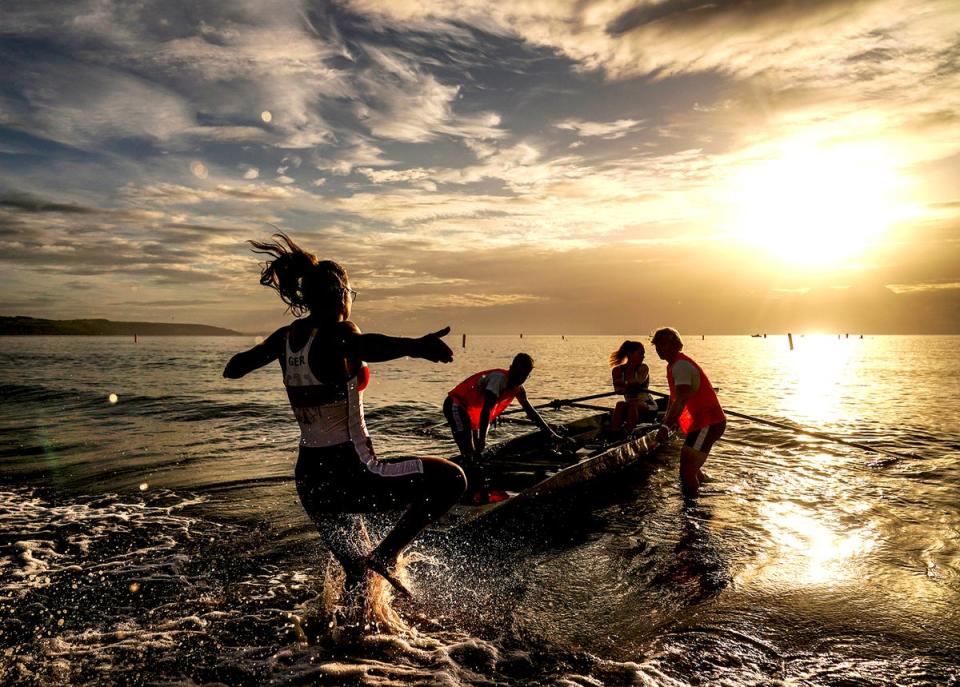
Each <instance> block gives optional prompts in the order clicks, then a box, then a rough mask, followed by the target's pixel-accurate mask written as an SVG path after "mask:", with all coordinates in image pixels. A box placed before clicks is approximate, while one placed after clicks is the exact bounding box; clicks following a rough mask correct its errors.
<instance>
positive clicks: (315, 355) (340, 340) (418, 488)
mask: <svg viewBox="0 0 960 687" xmlns="http://www.w3.org/2000/svg"><path fill="white" fill-rule="evenodd" d="M274 239H278V240H274V241H269V242H261V241H250V243H251V244H252V245H253V247H254V248H255V249H256V250H255V252H257V253H259V254H261V255H266V256H268V260H267V262H266V265H265V266H264V267H263V272H262V273H261V275H260V283H261V284H263V285H264V286H269V287H270V288H272V289H274V290H276V291H277V293H279V294H280V298H281V300H282V301H283V302H284V303H286V304H287V306H288V309H289V311H290V312H291V313H292V314H293V315H294V316H295V317H297V318H299V319H296V320H294V321H293V323H291V324H289V325H287V326H285V327H281V328H280V329H278V330H277V331H275V332H274V333H273V334H271V335H270V336H269V337H267V339H266V340H265V341H264V342H263V343H261V344H259V345H257V346H254V347H253V348H251V349H250V350H248V351H244V352H243V353H238V354H237V355H235V356H233V358H231V359H230V362H229V363H227V366H226V368H225V369H224V371H223V376H224V377H228V378H230V379H238V378H240V377H243V376H244V375H246V374H248V373H249V372H252V371H253V370H256V369H259V368H261V367H263V366H264V365H267V364H268V363H271V362H273V361H274V360H278V361H280V369H281V370H282V371H283V383H284V386H285V387H286V389H287V396H288V398H289V399H290V405H291V406H292V408H293V414H294V415H295V416H296V418H297V422H298V423H299V424H300V455H299V458H298V460H297V467H296V484H297V493H298V494H299V496H300V501H301V503H302V504H303V507H304V508H305V509H306V511H307V513H308V514H309V515H310V518H311V519H312V520H313V522H314V524H315V525H316V526H317V529H318V531H319V532H320V534H321V536H322V537H323V538H324V539H325V541H326V543H327V545H328V546H329V547H330V550H331V552H332V553H333V555H334V556H335V557H336V558H337V560H338V561H339V562H340V564H341V565H342V566H343V568H344V572H345V573H346V576H347V584H348V585H351V584H356V583H358V582H359V581H360V580H362V579H363V575H364V574H365V571H366V570H368V569H369V570H373V571H375V572H377V573H378V574H380V575H382V576H383V577H384V578H386V579H387V580H388V581H389V582H390V583H391V584H392V585H393V586H394V587H396V588H397V589H398V591H400V592H402V593H403V594H405V595H409V592H408V591H407V590H406V588H405V587H403V585H402V584H401V583H399V582H398V581H397V579H396V578H395V577H394V574H393V573H394V569H395V567H396V563H397V558H398V557H399V555H400V552H401V551H403V549H404V548H405V547H406V546H407V545H408V544H410V542H411V541H413V539H414V537H416V536H417V534H419V533H420V532H421V531H422V530H423V528H424V527H426V526H427V525H428V524H430V523H431V522H433V521H434V520H436V519H437V518H439V517H440V516H441V515H443V514H444V513H446V512H447V511H448V510H449V509H450V508H451V507H452V506H453V505H454V504H455V503H457V501H458V500H459V498H460V496H461V495H462V494H463V492H464V490H465V489H466V477H465V476H464V474H463V470H461V469H460V467H459V466H457V465H455V464H454V463H451V462H450V461H447V460H443V459H441V458H409V459H404V460H380V459H379V458H377V456H376V454H374V452H373V443H372V442H371V440H370V435H369V434H368V433H367V427H366V424H365V423H364V419H363V390H364V388H365V387H366V386H367V383H368V382H369V379H370V372H369V368H368V367H367V366H366V363H367V362H371V363H372V362H382V361H386V360H394V359H396V358H402V357H404V356H409V357H412V358H423V359H425V360H429V361H431V362H444V363H448V362H450V361H451V360H452V359H453V354H452V352H451V351H450V348H449V347H448V346H447V345H446V344H445V343H444V342H443V340H442V339H441V337H443V336H446V335H447V334H448V333H449V331H450V328H449V327H447V328H445V329H442V330H440V331H438V332H435V333H433V334H427V335H426V336H422V337H420V338H419V339H409V338H401V337H392V336H384V335H382V334H361V333H360V329H359V328H358V327H357V325H355V324H354V323H353V322H351V321H350V311H351V306H352V304H353V301H354V299H355V298H356V297H357V292H356V291H354V290H353V289H352V288H351V287H350V279H349V277H348V276H347V272H346V270H344V269H343V267H341V266H340V265H339V264H337V263H336V262H333V261H332V260H318V259H317V258H316V257H315V256H314V255H312V254H310V253H308V252H307V251H305V250H303V249H302V248H300V247H299V246H298V245H297V244H295V243H294V242H293V241H292V240H291V239H290V238H289V237H288V236H286V235H285V234H275V235H274ZM281 240H282V242H281ZM304 314H306V317H302V315H304ZM399 509H405V510H404V513H403V515H402V516H401V517H400V519H399V521H398V522H397V523H396V525H395V526H394V528H393V529H392V530H391V531H390V532H389V533H388V534H387V535H386V537H384V538H383V540H382V541H381V542H380V544H379V545H378V546H376V547H375V548H374V549H373V550H372V551H369V552H367V551H363V550H358V549H357V548H356V544H353V547H354V548H353V549H351V543H350V542H347V541H345V538H344V537H343V536H342V532H336V531H334V529H333V528H332V527H331V523H332V522H334V521H335V520H336V518H335V517H334V518H331V517H330V516H332V515H333V516H335V515H336V514H344V513H369V512H379V511H387V510H399Z"/></svg>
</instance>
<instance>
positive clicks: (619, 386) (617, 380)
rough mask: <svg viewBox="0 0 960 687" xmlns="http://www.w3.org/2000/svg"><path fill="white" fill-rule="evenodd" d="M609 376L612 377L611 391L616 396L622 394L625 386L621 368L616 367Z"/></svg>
mask: <svg viewBox="0 0 960 687" xmlns="http://www.w3.org/2000/svg"><path fill="white" fill-rule="evenodd" d="M610 375H611V376H612V377H613V390H614V391H616V392H617V393H618V394H622V393H623V392H624V391H625V390H626V388H627V385H626V384H624V383H623V367H622V366H620V365H618V366H617V367H615V368H613V370H611V371H610Z"/></svg>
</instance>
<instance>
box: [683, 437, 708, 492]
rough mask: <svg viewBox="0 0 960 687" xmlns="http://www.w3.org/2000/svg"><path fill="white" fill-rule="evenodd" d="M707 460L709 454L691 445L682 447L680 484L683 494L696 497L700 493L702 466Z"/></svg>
mask: <svg viewBox="0 0 960 687" xmlns="http://www.w3.org/2000/svg"><path fill="white" fill-rule="evenodd" d="M706 461H707V454H706V453H703V452H702V451H698V450H696V449H695V448H691V447H690V446H684V447H683V448H681V449H680V485H681V488H682V489H683V495H684V496H686V497H687V498H696V497H697V495H698V494H699V493H700V476H699V475H700V468H702V467H703V464H704V463H705V462H706Z"/></svg>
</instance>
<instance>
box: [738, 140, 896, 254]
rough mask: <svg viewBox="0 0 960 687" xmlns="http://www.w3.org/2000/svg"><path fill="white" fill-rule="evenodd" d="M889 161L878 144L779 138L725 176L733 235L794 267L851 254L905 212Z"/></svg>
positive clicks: (861, 249)
mask: <svg viewBox="0 0 960 687" xmlns="http://www.w3.org/2000/svg"><path fill="white" fill-rule="evenodd" d="M895 162H896V161H895V159H894V155H893V154H892V153H891V151H890V150H888V149H886V148H885V147H882V146H879V145H873V146H868V145H859V146H853V145H850V146H845V147H836V148H824V147H818V146H816V145H814V144H810V143H806V142H805V143H792V144H789V145H786V146H784V147H783V148H782V149H781V151H780V154H779V155H778V156H775V157H772V158H769V159H766V160H762V161H758V162H755V163H752V164H751V165H749V166H748V167H746V168H745V169H744V170H743V171H742V172H741V173H740V174H738V175H736V177H735V179H734V180H733V184H732V188H731V191H730V196H731V201H732V206H733V207H732V210H733V212H732V215H733V216H732V225H733V231H734V234H735V235H736V237H737V238H738V239H739V240H740V241H741V242H742V243H744V244H746V245H748V246H752V247H754V248H756V249H759V250H760V251H761V252H762V253H764V254H765V255H767V256H769V257H772V258H776V259H779V260H781V261H783V262H785V263H787V264H791V265H794V266H796V267H803V268H809V269H824V268H830V267H835V266H838V265H839V264H841V263H844V262H845V261H851V260H855V259H856V258H858V257H859V256H860V255H862V254H863V253H864V252H865V251H866V250H868V249H869V248H870V247H871V246H872V245H873V244H874V243H876V242H877V241H878V240H879V238H880V237H881V236H882V235H883V234H884V233H885V232H886V231H887V230H888V229H889V228H890V226H891V225H892V224H893V223H894V222H896V221H897V220H899V219H902V218H903V217H904V216H905V205H904V204H903V202H902V201H901V200H900V198H899V192H900V190H901V188H902V186H903V181H902V180H901V179H900V177H899V176H898V174H897V172H896V171H895V170H896V164H895Z"/></svg>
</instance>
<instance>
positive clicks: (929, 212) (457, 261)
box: [0, 0, 960, 334]
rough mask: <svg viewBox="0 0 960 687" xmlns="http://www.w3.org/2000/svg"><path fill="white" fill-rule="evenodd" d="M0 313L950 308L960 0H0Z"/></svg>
mask: <svg viewBox="0 0 960 687" xmlns="http://www.w3.org/2000/svg"><path fill="white" fill-rule="evenodd" d="M0 70H2V73H3V74H4V77H3V79H0V314H3V315H30V316H35V317H50V318H85V317H106V318H109V319H114V320H149V321H156V322H181V323H186V322H190V323H205V324H212V325H218V326H225V327H230V328H234V329H238V330H240V331H244V332H251V333H256V332H267V331H271V330H272V329H273V328H275V327H277V326H279V325H281V324H283V323H285V322H286V321H288V320H289V319H290V315H289V314H288V313H286V312H285V311H284V306H283V304H282V303H281V302H280V300H279V299H278V298H277V296H276V294H275V293H274V292H272V291H270V290H269V289H266V288H264V287H262V286H260V284H259V283H258V276H259V268H258V257H257V256H256V255H254V254H253V253H252V252H251V250H250V246H249V245H248V244H246V243H245V242H246V241H247V240H248V239H264V238H267V237H269V236H270V235H271V234H272V233H274V232H275V231H277V230H278V229H279V230H282V231H284V232H286V233H288V234H289V235H290V236H291V237H292V238H293V239H294V240H295V241H297V242H298V243H300V244H301V245H302V246H304V247H305V248H307V249H308V250H310V251H312V252H314V253H315V254H316V255H317V256H318V257H320V258H324V259H334V260H337V261H339V262H341V263H342V264H343V265H344V266H345V267H346V269H347V270H348V271H349V273H350V277H351V282H352V285H353V287H354V288H355V289H356V290H357V291H358V292H359V294H360V295H359V297H358V299H357V302H356V303H355V306H354V314H353V319H354V320H355V321H356V322H357V323H358V324H359V325H360V327H361V328H362V329H364V330H367V331H383V332H387V333H405V334H415V333H422V332H425V331H432V330H434V329H438V328H440V327H442V326H444V325H450V326H452V327H453V330H454V332H468V333H478V334H480V333H516V332H527V333H531V334H536V333H563V334H618V333H648V332H650V331H651V330H652V329H653V328H655V327H657V326H661V325H672V326H675V327H677V328H678V329H679V330H680V331H681V332H682V333H684V332H685V333H691V334H696V333H704V334H724V333H727V334H737V333H752V332H784V331H793V332H805V331H807V332H814V331H822V332H841V331H842V332H854V333H857V332H861V333H878V334H879V333H960V191H958V189H960V3H958V2H956V0H872V1H871V0H806V1H805V2H796V0H762V1H761V0H713V1H712V2H706V1H702V0H660V1H656V2H655V1H652V0H639V1H633V2H628V1H626V0H534V1H530V2H523V1H520V2H510V3H504V2H495V1H489V2H487V1H485V0H456V1H454V0H415V1H413V0H390V1H379V0H349V1H342V2H312V1H307V2H293V1H280V0H272V1H269V0H263V1H258V2H247V1H243V0H231V1H230V2H226V1H222V2H203V1H195V0H191V1H189V2H175V1H173V0H162V1H161V0H157V1H155V2H151V1H131V0H75V1H72V2H68V3H65V2H62V0H51V1H47V0H23V1H19V0H4V2H3V4H2V6H0Z"/></svg>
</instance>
